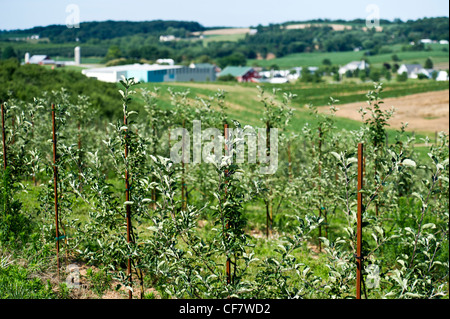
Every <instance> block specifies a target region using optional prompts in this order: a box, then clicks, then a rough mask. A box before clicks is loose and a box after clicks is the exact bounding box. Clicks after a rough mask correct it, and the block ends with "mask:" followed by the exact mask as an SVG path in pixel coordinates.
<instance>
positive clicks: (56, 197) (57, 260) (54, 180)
mask: <svg viewBox="0 0 450 319" xmlns="http://www.w3.org/2000/svg"><path fill="white" fill-rule="evenodd" d="M52 131H53V139H52V142H53V186H54V193H55V228H56V229H55V230H56V266H57V272H58V281H59V239H60V238H59V217H58V167H57V166H56V160H57V154H56V120H55V104H52Z"/></svg>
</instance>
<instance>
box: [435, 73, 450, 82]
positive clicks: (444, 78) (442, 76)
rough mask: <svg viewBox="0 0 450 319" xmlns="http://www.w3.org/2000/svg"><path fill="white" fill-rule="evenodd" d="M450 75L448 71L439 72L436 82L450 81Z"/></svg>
mask: <svg viewBox="0 0 450 319" xmlns="http://www.w3.org/2000/svg"><path fill="white" fill-rule="evenodd" d="M448 80H449V77H448V73H447V71H439V72H438V74H437V77H436V81H448Z"/></svg>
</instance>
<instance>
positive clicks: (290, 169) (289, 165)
mask: <svg viewBox="0 0 450 319" xmlns="http://www.w3.org/2000/svg"><path fill="white" fill-rule="evenodd" d="M287 155H288V172H289V173H288V176H289V182H292V158H291V141H288V144H287Z"/></svg>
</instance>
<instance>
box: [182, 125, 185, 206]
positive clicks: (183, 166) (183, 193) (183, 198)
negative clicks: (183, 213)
mask: <svg viewBox="0 0 450 319" xmlns="http://www.w3.org/2000/svg"><path fill="white" fill-rule="evenodd" d="M185 127H186V120H183V135H182V147H181V149H182V155H181V156H182V158H183V159H182V161H181V170H182V173H181V209H182V210H186V198H185V197H186V180H185V174H186V167H185V163H184V156H185V155H184V152H185V149H184V143H185V136H184V129H185Z"/></svg>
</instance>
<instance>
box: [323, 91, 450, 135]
mask: <svg viewBox="0 0 450 319" xmlns="http://www.w3.org/2000/svg"><path fill="white" fill-rule="evenodd" d="M392 106H393V107H394V108H395V110H396V111H395V113H394V115H393V117H392V118H391V119H390V120H389V122H388V123H389V124H390V126H391V128H400V127H401V126H402V123H406V122H408V127H407V129H406V130H407V131H416V132H436V131H438V132H441V131H443V132H446V133H449V90H444V91H436V92H426V93H419V94H413V95H408V96H403V97H399V98H388V99H384V104H382V109H383V110H386V109H391V107H392ZM336 107H337V108H338V111H337V112H336V116H339V117H345V118H349V119H353V120H359V121H361V114H360V113H358V110H359V109H360V107H363V108H366V107H367V102H357V103H350V104H343V105H339V104H338V105H336ZM322 111H323V112H329V110H328V108H323V109H322ZM367 116H369V115H368V114H367V115H366V117H367Z"/></svg>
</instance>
